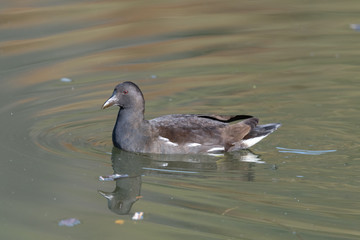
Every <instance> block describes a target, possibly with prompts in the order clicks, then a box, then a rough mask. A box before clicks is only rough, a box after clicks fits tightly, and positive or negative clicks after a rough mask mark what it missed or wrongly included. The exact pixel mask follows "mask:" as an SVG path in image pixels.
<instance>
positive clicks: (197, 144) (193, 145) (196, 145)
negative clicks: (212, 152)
mask: <svg viewBox="0 0 360 240" xmlns="http://www.w3.org/2000/svg"><path fill="white" fill-rule="evenodd" d="M186 146H188V147H198V146H201V144H200V143H187V144H186Z"/></svg>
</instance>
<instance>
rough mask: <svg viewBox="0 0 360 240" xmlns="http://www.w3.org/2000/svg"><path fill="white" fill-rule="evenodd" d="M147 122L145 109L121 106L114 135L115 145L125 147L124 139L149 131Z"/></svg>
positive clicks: (127, 139)
mask: <svg viewBox="0 0 360 240" xmlns="http://www.w3.org/2000/svg"><path fill="white" fill-rule="evenodd" d="M147 123H148V121H146V120H145V119H144V111H143V110H142V111H141V110H140V111H139V110H138V111H134V109H131V108H120V110H119V113H118V116H117V119H116V123H115V126H114V130H113V135H112V137H113V143H114V145H115V146H116V147H119V148H124V146H123V145H124V143H123V141H129V140H131V138H132V137H133V136H138V135H144V134H146V133H147V132H148V131H147V130H148V129H146V128H147V126H148V124H147ZM117 144H120V146H117ZM125 150H126V149H125Z"/></svg>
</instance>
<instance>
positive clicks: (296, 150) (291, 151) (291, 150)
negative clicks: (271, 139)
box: [276, 147, 336, 155]
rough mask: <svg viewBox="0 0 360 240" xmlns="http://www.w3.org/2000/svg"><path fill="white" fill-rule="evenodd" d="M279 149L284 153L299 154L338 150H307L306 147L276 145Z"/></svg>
mask: <svg viewBox="0 0 360 240" xmlns="http://www.w3.org/2000/svg"><path fill="white" fill-rule="evenodd" d="M276 148H277V149H279V152H284V153H297V154H305V155H320V154H325V153H330V152H336V150H316V151H314V150H305V149H291V148H282V147H276Z"/></svg>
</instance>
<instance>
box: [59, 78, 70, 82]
mask: <svg viewBox="0 0 360 240" xmlns="http://www.w3.org/2000/svg"><path fill="white" fill-rule="evenodd" d="M60 81H62V82H72V79H70V78H66V77H63V78H61V79H60Z"/></svg>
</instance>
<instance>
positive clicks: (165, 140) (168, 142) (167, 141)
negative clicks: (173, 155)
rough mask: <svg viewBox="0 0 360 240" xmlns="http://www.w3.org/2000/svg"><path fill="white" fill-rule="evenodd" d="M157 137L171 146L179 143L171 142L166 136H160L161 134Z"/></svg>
mask: <svg viewBox="0 0 360 240" xmlns="http://www.w3.org/2000/svg"><path fill="white" fill-rule="evenodd" d="M159 139H160V140H161V141H164V142H165V143H166V144H168V145H171V146H174V147H177V146H179V144H177V143H173V142H171V141H170V140H169V139H168V138H164V137H162V136H159Z"/></svg>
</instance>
